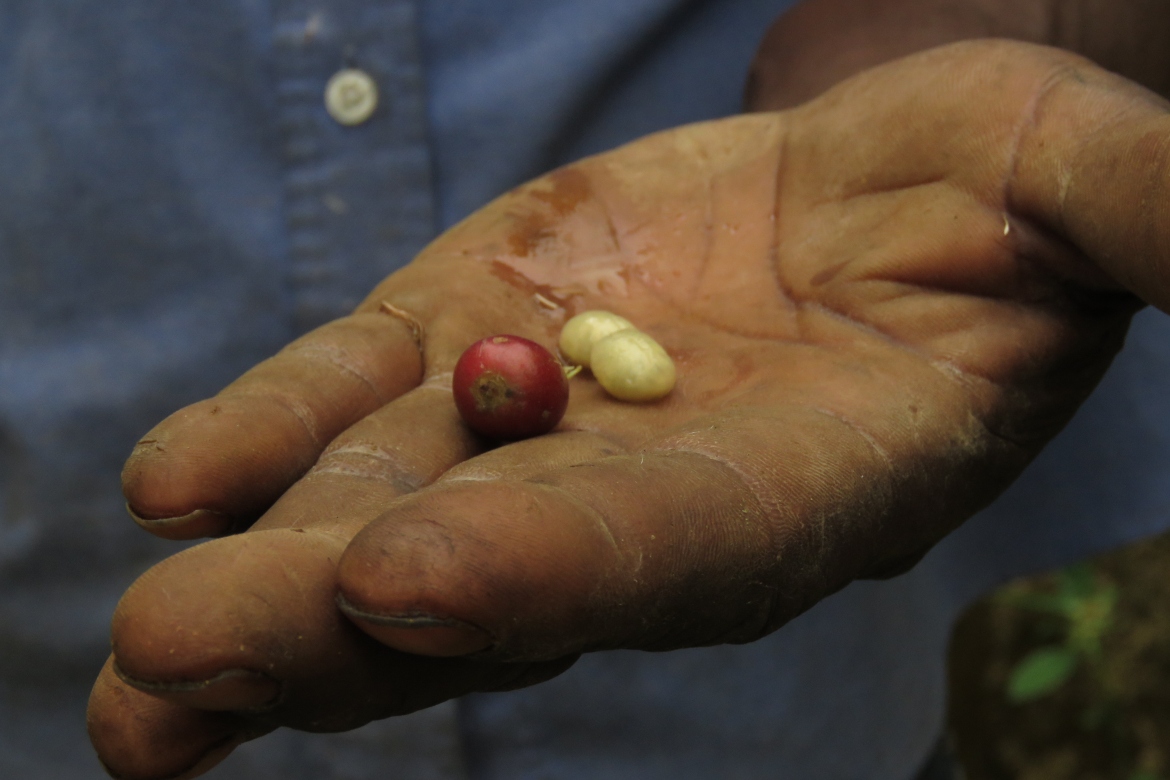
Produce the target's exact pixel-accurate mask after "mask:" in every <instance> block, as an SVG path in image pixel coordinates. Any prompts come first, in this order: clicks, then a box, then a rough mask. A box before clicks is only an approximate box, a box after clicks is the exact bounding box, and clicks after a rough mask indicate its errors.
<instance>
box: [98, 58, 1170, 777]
mask: <svg viewBox="0 0 1170 780" xmlns="http://www.w3.org/2000/svg"><path fill="white" fill-rule="evenodd" d="M1165 114H1166V106H1165V104H1164V103H1163V102H1162V101H1161V100H1160V99H1158V98H1156V97H1155V96H1153V95H1152V94H1150V93H1148V92H1145V91H1144V90H1141V89H1140V88H1138V87H1136V86H1133V85H1131V84H1129V83H1128V82H1125V81H1123V80H1121V79H1119V78H1117V77H1114V76H1111V75H1109V74H1107V73H1105V72H1103V71H1101V70H1099V69H1097V68H1095V67H1094V66H1092V65H1091V64H1089V63H1087V62H1086V61H1084V60H1081V59H1079V58H1077V57H1074V56H1072V55H1069V54H1066V53H1062V52H1059V51H1056V50H1051V49H1042V48H1037V47H1031V46H1025V45H1021V44H1011V43H1004V42H982V43H971V44H960V45H957V46H953V47H947V48H944V49H937V50H933V51H930V52H927V53H924V54H922V55H918V56H916V57H913V58H910V59H906V60H902V61H898V62H895V63H892V64H890V65H887V66H883V67H881V68H877V69H874V70H872V71H868V72H866V73H863V74H861V75H860V76H858V77H856V78H854V79H852V80H850V81H849V82H846V83H845V84H843V85H841V86H840V87H838V88H836V89H834V90H832V91H830V92H829V93H827V94H826V95H825V96H823V97H822V98H820V99H818V100H817V101H814V102H813V103H810V104H808V105H806V106H804V107H801V108H799V109H796V110H793V111H791V112H786V113H782V114H769V115H755V116H744V117H736V118H733V119H729V120H724V121H722V122H717V123H711V124H704V125H698V126H693V127H687V128H680V129H677V130H672V131H668V132H666V133H663V134H659V135H656V136H652V137H650V138H647V139H644V140H642V141H639V142H637V143H635V144H632V145H630V146H627V147H624V148H622V149H619V150H616V151H614V152H611V153H609V154H606V155H601V156H599V157H596V158H592V159H589V160H586V161H583V162H581V163H578V164H576V165H574V166H571V167H569V168H566V169H563V170H561V171H559V172H556V173H554V174H551V175H550V176H547V177H544V178H542V179H540V180H537V181H536V182H534V183H532V184H530V185H526V186H525V187H522V188H520V189H518V190H516V191H514V192H513V193H510V194H508V195H507V196H505V197H503V198H501V199H500V200H498V201H496V202H495V203H493V204H491V205H489V206H488V207H486V208H485V209H483V210H481V211H480V212H478V213H477V214H476V215H474V216H473V217H471V218H470V219H469V220H467V221H466V222H464V223H462V224H461V225H459V226H457V227H456V228H455V229H453V230H452V231H450V232H448V233H447V234H446V235H444V236H443V237H442V238H440V239H439V240H438V241H436V242H435V243H434V244H433V245H432V246H431V247H429V248H428V249H427V250H426V251H425V252H424V253H423V254H422V255H421V256H420V257H419V259H418V260H416V262H415V263H413V264H412V265H411V266H409V267H408V268H406V269H404V270H403V271H401V272H399V273H397V274H395V275H393V276H391V277H390V278H389V279H387V280H386V281H385V282H384V283H383V284H382V285H380V286H379V288H378V289H377V290H375V291H374V293H373V294H372V295H371V296H370V298H369V299H368V300H367V302H366V303H365V304H363V306H362V307H361V308H360V309H359V311H358V313H356V314H355V315H353V316H352V317H349V318H346V319H344V320H341V321H339V322H337V323H334V324H332V325H330V326H326V327H325V328H323V329H321V330H320V331H317V332H315V333H314V334H310V335H309V336H307V337H306V338H305V339H303V340H301V341H300V342H298V343H297V344H294V345H293V346H292V347H290V348H289V349H288V350H287V351H285V352H284V353H282V354H281V355H280V356H278V357H276V358H274V359H273V360H272V361H269V362H267V363H265V364H262V365H261V366H260V367H258V368H257V369H255V370H254V371H253V372H250V373H249V374H248V375H245V377H244V378H242V379H241V380H239V382H237V383H236V384H235V385H233V386H232V387H229V388H228V389H227V390H225V391H224V393H222V394H221V395H219V396H217V397H216V398H213V399H210V400H209V401H205V402H202V403H200V404H196V405H194V406H192V407H189V408H188V409H185V410H183V411H180V412H178V413H177V414H176V415H173V416H172V417H171V418H168V420H166V421H164V422H163V423H162V424H160V425H159V426H158V427H157V428H156V429H155V430H154V431H152V432H151V433H150V434H149V435H148V436H147V437H146V439H144V440H143V442H142V443H140V445H139V447H138V448H137V449H136V451H135V454H134V455H133V456H132V458H131V460H130V462H129V463H128V465H127V469H126V472H125V488H126V493H127V497H128V499H129V502H130V505H131V506H132V507H133V508H134V510H135V511H136V512H137V513H138V514H139V515H142V516H146V517H169V518H179V519H174V520H168V521H165V522H155V523H151V522H149V521H144V525H147V526H148V527H152V528H153V530H155V531H156V532H160V533H162V534H164V535H169V536H172V537H184V536H190V535H198V534H201V533H222V532H225V531H227V530H230V529H232V528H236V527H239V526H242V525H246V524H247V523H248V522H249V521H250V520H251V519H252V518H253V517H256V516H257V515H262V516H261V517H260V519H259V520H258V521H257V522H256V523H255V525H253V526H252V528H251V529H250V530H249V531H247V532H246V533H242V534H238V535H235V536H230V537H227V538H224V539H219V540H216V541H213V542H210V543H208V544H205V545H201V546H199V547H196V548H194V549H191V550H188V551H186V552H184V553H181V554H179V555H177V556H175V557H173V558H171V559H168V560H167V561H164V562H162V563H161V564H159V565H158V566H156V567H155V568H154V569H152V570H151V571H149V572H148V573H147V574H146V575H144V576H143V577H142V578H141V579H140V580H139V581H138V582H137V583H136V584H135V585H134V586H133V587H132V588H131V590H130V591H129V592H128V593H127V594H126V596H125V597H124V598H123V600H122V602H121V603H120V605H119V607H118V610H117V613H116V615H115V618H114V626H113V645H114V656H113V659H114V660H113V661H112V662H111V663H110V664H107V667H106V669H105V670H104V671H103V674H102V677H101V678H100V679H99V681H98V683H97V686H96V687H95V692H94V696H93V699H92V701H91V709H90V727H91V734H92V735H93V738H94V742H95V745H96V746H97V748H98V752H99V755H101V757H102V758H103V760H104V761H105V763H106V764H107V766H108V767H110V768H111V770H112V771H113V772H115V773H116V774H118V775H120V776H123V777H135V778H156V777H164V776H171V775H175V774H177V773H179V772H182V771H185V770H187V771H189V773H190V774H197V773H198V772H201V771H203V770H205V769H206V768H207V767H208V766H210V765H211V764H212V763H213V762H214V761H215V760H217V759H218V758H219V757H222V755H225V754H226V752H227V751H229V750H230V749H231V748H232V747H233V746H234V745H235V744H238V743H239V742H240V741H242V740H243V739H247V738H250V737H251V736H254V735H256V734H258V733H262V732H263V731H265V730H268V729H271V728H273V727H275V726H278V725H291V726H294V727H298V728H306V729H339V728H350V727H353V726H356V725H359V724H360V723H362V722H365V721H367V720H369V719H372V718H377V717H386V716H389V715H393V714H397V713H401V712H407V711H409V710H411V709H414V708H418V707H422V706H427V705H429V704H433V703H436V702H438V701H441V700H443V699H444V698H448V697H451V696H455V695H458V694H460V693H463V692H467V691H472V690H485V689H499V688H505V687H509V686H514V685H523V684H530V683H532V682H535V681H538V680H541V679H545V678H547V677H549V676H552V675H554V674H557V673H559V672H560V671H562V670H563V669H565V668H567V667H568V665H569V664H571V662H572V659H573V658H574V657H575V656H576V655H577V654H578V653H581V652H584V651H588V650H596V649H604V648H614V647H628V648H642V649H653V650H662V649H670V648H675V647H686V646H694V645H702V644H711V643H718V642H744V641H751V640H752V639H755V638H758V637H760V636H763V635H764V634H766V633H768V632H769V631H772V630H774V629H775V628H777V627H778V626H780V625H781V624H783V623H784V622H785V621H787V620H789V619H791V618H792V617H794V616H795V615H797V614H799V613H800V612H801V611H803V610H805V609H807V608H808V607H809V606H811V605H812V604H814V603H816V601H818V600H819V599H821V598H823V597H825V596H826V595H828V594H830V593H832V592H834V591H835V590H837V589H839V588H841V587H843V586H844V585H846V584H847V583H848V582H850V581H851V580H852V579H855V578H857V577H860V576H877V575H882V574H888V573H891V572H896V571H899V570H902V569H904V568H905V567H906V566H908V565H910V564H911V563H912V562H913V561H914V560H916V559H917V557H918V556H920V555H921V554H922V553H923V552H924V551H925V550H927V549H928V548H929V547H930V546H931V545H932V544H934V543H935V542H936V541H938V539H940V538H941V537H942V536H943V535H945V534H946V533H947V532H948V531H949V530H951V529H952V528H954V527H955V526H956V525H957V524H959V523H961V522H962V521H963V520H964V519H965V518H967V517H968V516H970V515H971V514H972V513H973V512H975V511H977V510H978V509H979V508H980V507H982V506H984V505H986V504H987V503H988V502H989V501H991V500H992V499H994V498H995V496H996V495H998V494H999V492H1000V491H1002V490H1003V489H1004V487H1006V485H1007V484H1009V483H1010V481H1011V480H1012V479H1013V478H1014V477H1015V476H1016V475H1017V474H1018V473H1019V472H1020V470H1021V469H1022V468H1023V467H1024V466H1025V465H1026V464H1027V463H1028V462H1029V460H1030V459H1031V458H1032V457H1033V456H1034V455H1035V454H1036V453H1037V452H1038V451H1039V449H1040V448H1041V447H1042V446H1043V444H1044V443H1045V442H1046V441H1047V440H1048V439H1049V438H1051V437H1052V436H1053V435H1054V434H1055V433H1056V432H1057V431H1058V430H1060V428H1061V427H1062V426H1063V425H1064V423H1065V422H1067V420H1068V419H1069V417H1070V416H1071V415H1072V413H1073V412H1074V411H1075V409H1076V408H1077V406H1078V405H1079V404H1080V403H1081V401H1082V400H1083V399H1084V398H1085V397H1086V395H1087V394H1088V393H1089V392H1090V391H1091V389H1092V388H1093V386H1094V385H1095V384H1096V382H1097V381H1098V379H1099V378H1100V376H1101V375H1102V374H1103V372H1104V371H1105V369H1106V368H1107V366H1108V364H1109V362H1110V360H1111V359H1112V357H1113V355H1114V354H1115V353H1116V351H1117V350H1118V349H1119V348H1120V345H1121V343H1122V340H1123V337H1124V333H1125V329H1126V326H1127V324H1128V321H1129V318H1130V316H1131V315H1132V313H1133V312H1134V311H1135V310H1136V309H1137V308H1138V307H1139V306H1140V301H1139V299H1138V298H1136V297H1135V296H1134V295H1132V294H1131V293H1132V292H1136V293H1139V294H1140V295H1141V296H1142V297H1143V298H1144V299H1145V300H1146V301H1149V302H1152V303H1155V304H1158V305H1159V306H1160V307H1162V308H1164V309H1165V308H1167V304H1170V289H1168V285H1167V283H1166V279H1167V274H1166V273H1165V271H1164V269H1163V268H1161V266H1160V264H1161V263H1163V262H1165V258H1166V257H1167V256H1168V255H1170V252H1168V240H1170V230H1168V226H1167V224H1166V218H1165V214H1166V213H1167V209H1166V206H1167V195H1166V187H1165V185H1164V184H1163V182H1164V181H1166V179H1167V175H1166V174H1167V171H1166V167H1167V163H1166V152H1165V150H1166V149H1167V148H1170V146H1168V142H1170V123H1167V120H1166V116H1165ZM542 299H543V300H542ZM383 301H385V302H388V303H389V304H390V305H391V307H392V308H391V309H390V312H391V313H389V314H387V313H383V312H382V311H380V307H381V304H382V302H383ZM550 303H551V306H550V305H549V304H550ZM587 308H605V309H610V310H612V311H615V312H617V313H619V314H622V315H623V316H626V317H627V318H629V319H630V320H632V321H633V322H634V323H635V324H636V325H638V326H639V327H640V328H641V329H643V330H645V331H647V332H649V333H651V334H652V335H654V336H655V338H657V339H658V340H659V341H660V342H661V343H662V344H663V345H664V346H666V347H667V349H668V350H670V351H671V352H672V354H673V355H674V356H675V359H676V362H677V364H678V368H679V376H680V381H679V385H678V387H677V388H676V390H675V392H674V393H673V394H672V395H671V396H670V397H669V398H667V399H666V400H664V401H663V402H660V403H657V404H653V405H645V406H641V405H630V404H623V403H620V402H617V401H614V400H612V399H610V398H608V397H606V396H605V394H604V393H603V392H601V391H600V390H599V389H598V388H597V386H596V385H595V383H593V382H592V381H591V380H588V379H582V378H578V379H575V380H574V381H573V383H572V384H573V391H572V399H571V402H570V407H569V412H568V414H567V415H566V417H565V419H564V421H563V422H562V424H561V425H560V426H559V427H558V429H557V430H556V432H554V433H553V434H551V435H549V436H545V437H540V438H537V439H532V440H528V441H524V442H518V443H515V444H509V445H506V446H502V447H497V448H494V449H493V448H491V447H490V445H489V444H488V443H486V442H484V441H481V440H478V439H476V438H475V437H474V436H472V435H471V434H469V433H468V432H467V431H466V430H465V429H464V428H463V427H462V425H461V424H460V423H459V421H458V418H457V417H456V414H455V411H454V406H453V404H452V402H451V399H450V395H449V392H448V390H447V389H446V382H447V381H448V376H449V372H450V370H451V367H452V366H453V364H454V361H455V359H456V358H457V357H458V355H459V353H460V352H461V351H462V350H463V349H464V348H465V347H466V346H468V345H469V344H471V343H472V342H473V341H475V340H476V339H478V338H480V337H482V336H485V335H489V334H492V333H500V332H508V333H516V334H518V335H521V336H525V337H528V338H532V339H534V340H537V341H541V342H543V343H545V344H548V345H550V346H551V345H552V344H554V343H555V340H556V334H557V332H558V330H559V327H560V325H561V324H562V323H563V321H564V319H565V317H566V315H567V314H568V313H570V312H573V311H578V310H582V309H587ZM394 312H398V313H400V314H401V315H402V316H397V315H395V314H394ZM414 323H419V324H421V325H422V326H423V329H424V330H425V335H424V336H423V338H422V340H421V341H422V346H423V350H422V357H420V352H419V350H418V349H417V348H416V343H415V340H414V338H413V334H412V328H411V327H410V326H411V325H412V324H414ZM322 453H323V454H322ZM306 471H307V473H305V472H306ZM302 475H303V476H302ZM270 505H271V506H270ZM197 510H198V511H197ZM189 513H194V514H189ZM335 599H339V600H340V604H341V606H342V608H343V610H344V613H345V616H344V617H343V615H342V613H340V612H338V610H337V609H336V608H335V603H336V602H335ZM358 628H360V629H361V630H360V631H359V630H358ZM400 651H406V652H405V653H403V652H400ZM469 654H475V658H474V659H471V660H469V659H466V658H460V657H458V656H464V655H469ZM424 656H430V657H424ZM442 656H446V658H444V657H442ZM115 663H116V666H117V671H118V672H119V673H120V676H119V675H118V674H116V673H115V668H114V664H115ZM143 691H146V692H147V693H144V692H143Z"/></svg>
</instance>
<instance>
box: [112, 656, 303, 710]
mask: <svg viewBox="0 0 1170 780" xmlns="http://www.w3.org/2000/svg"><path fill="white" fill-rule="evenodd" d="M114 673H115V674H117V675H118V678H119V679H120V680H122V682H124V683H126V684H127V685H130V686H133V687H135V688H137V689H138V690H140V691H142V692H144V693H149V694H152V695H154V696H158V697H159V698H162V699H166V700H167V701H170V702H173V703H175V704H182V705H185V706H188V707H193V708H195V709H198V710H211V711H214V712H219V711H232V712H236V711H240V710H260V709H267V708H269V707H271V706H272V705H274V704H276V702H277V700H278V699H279V698H280V693H281V689H282V686H281V684H280V682H279V681H278V680H274V679H272V678H271V677H269V676H268V675H266V674H260V673H259V672H251V671H248V670H246V669H229V670H228V671H226V672H220V673H219V674H217V675H215V676H214V677H211V678H208V679H206V680H197V681H195V682H154V681H149V680H140V679H138V678H137V677H131V676H130V675H128V674H126V673H125V672H124V671H122V669H121V668H120V667H119V666H118V665H117V664H116V663H115V664H114Z"/></svg>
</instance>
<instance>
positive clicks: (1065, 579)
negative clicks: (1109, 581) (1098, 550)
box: [1059, 563, 1098, 599]
mask: <svg viewBox="0 0 1170 780" xmlns="http://www.w3.org/2000/svg"><path fill="white" fill-rule="evenodd" d="M1059 576H1060V592H1061V593H1062V594H1063V595H1066V596H1071V597H1072V598H1074V599H1076V598H1080V599H1083V598H1088V597H1090V596H1092V595H1093V594H1094V593H1096V592H1097V588H1098V579H1097V572H1096V570H1095V569H1093V566H1092V564H1088V563H1077V564H1073V565H1072V566H1068V567H1065V568H1064V569H1061V570H1060V575H1059Z"/></svg>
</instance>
